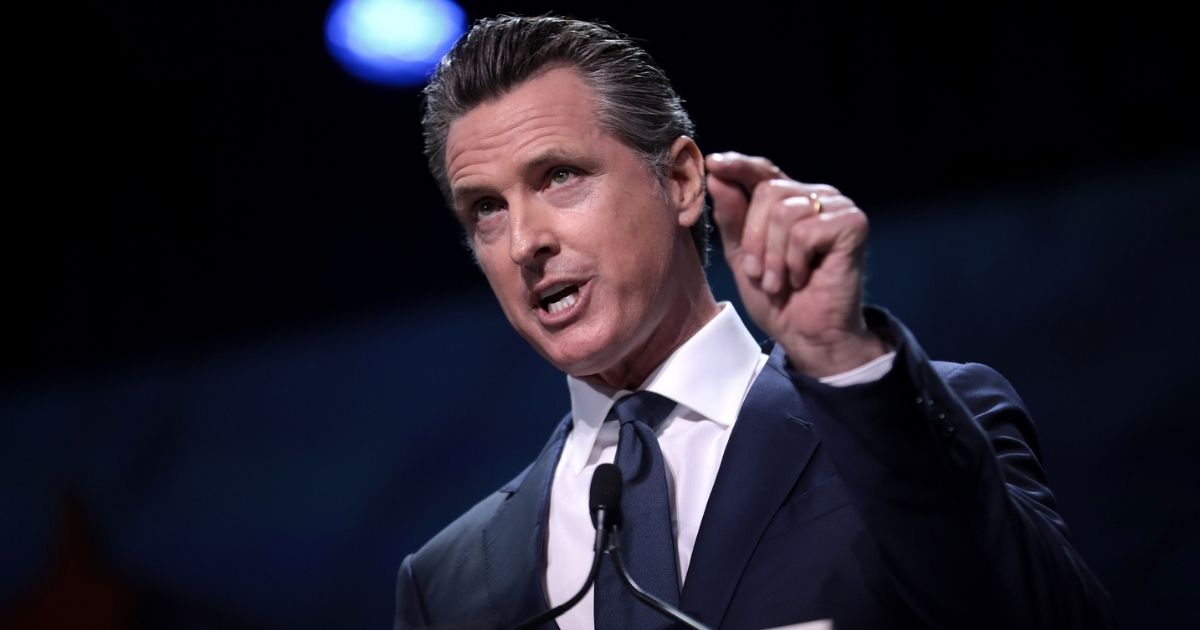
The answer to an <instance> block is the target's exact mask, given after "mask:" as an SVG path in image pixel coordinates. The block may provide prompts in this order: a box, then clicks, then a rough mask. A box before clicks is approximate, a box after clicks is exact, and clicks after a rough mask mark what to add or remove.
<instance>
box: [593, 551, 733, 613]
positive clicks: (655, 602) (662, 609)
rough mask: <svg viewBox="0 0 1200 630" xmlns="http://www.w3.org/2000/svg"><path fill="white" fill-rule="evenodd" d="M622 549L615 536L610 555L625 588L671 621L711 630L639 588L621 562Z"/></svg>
mask: <svg viewBox="0 0 1200 630" xmlns="http://www.w3.org/2000/svg"><path fill="white" fill-rule="evenodd" d="M620 551H621V550H620V548H619V546H618V544H617V537H616V536H613V537H612V538H611V539H609V548H608V555H609V556H611V557H612V560H613V566H615V567H616V569H617V575H619V576H621V581H622V582H624V583H625V587H626V588H628V589H629V591H630V592H631V593H633V594H634V596H635V597H637V598H638V599H639V600H641V602H642V603H643V604H646V605H647V606H649V607H651V608H653V609H654V610H656V611H658V612H659V613H661V614H663V615H665V616H666V617H669V618H670V619H671V620H673V621H676V622H679V623H681V624H683V625H685V626H687V627H689V628H695V629H696V630H710V628H709V627H708V626H706V625H704V624H702V623H700V622H699V621H696V620H695V619H693V618H692V617H690V616H689V615H688V614H687V613H685V612H683V611H682V610H679V609H678V608H675V607H674V606H672V605H670V604H668V603H667V602H664V601H663V600H661V599H659V598H657V597H655V596H654V595H652V594H650V593H648V592H646V591H645V590H644V589H643V588H642V587H640V586H638V584H637V582H635V581H633V576H631V575H629V571H628V570H626V569H625V563H624V562H621V553H620Z"/></svg>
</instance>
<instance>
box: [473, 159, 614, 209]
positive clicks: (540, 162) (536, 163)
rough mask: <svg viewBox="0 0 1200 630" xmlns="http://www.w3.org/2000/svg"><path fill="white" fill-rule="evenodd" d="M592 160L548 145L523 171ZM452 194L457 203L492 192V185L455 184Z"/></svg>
mask: <svg viewBox="0 0 1200 630" xmlns="http://www.w3.org/2000/svg"><path fill="white" fill-rule="evenodd" d="M590 162H591V160H589V159H587V158H585V157H584V156H583V154H581V153H577V152H575V151H571V150H568V149H564V148H562V147H548V148H546V149H544V150H541V151H538V152H537V153H534V154H533V156H532V157H531V158H529V159H528V160H527V161H526V162H525V163H524V164H522V165H521V172H522V173H529V172H530V171H540V170H542V169H544V168H546V167H549V166H553V165H557V164H564V163H569V164H580V163H584V164H589V163H590ZM450 192H451V196H452V198H453V200H454V203H455V205H457V204H459V203H461V201H462V200H463V199H470V198H472V197H475V196H477V195H483V194H487V193H490V192H492V187H491V186H477V185H466V186H455V187H453V188H452V189H451V191H450Z"/></svg>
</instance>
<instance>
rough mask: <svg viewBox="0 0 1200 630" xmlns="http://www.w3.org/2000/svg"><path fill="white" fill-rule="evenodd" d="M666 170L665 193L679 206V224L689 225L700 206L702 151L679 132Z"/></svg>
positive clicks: (692, 223) (702, 185) (696, 215)
mask: <svg viewBox="0 0 1200 630" xmlns="http://www.w3.org/2000/svg"><path fill="white" fill-rule="evenodd" d="M670 160H671V161H670V167H669V169H668V170H667V193H668V194H669V195H670V197H671V201H672V202H674V203H675V205H676V207H677V208H678V209H679V225H681V226H683V227H691V226H692V225H694V224H695V223H696V221H699V220H700V213H701V212H702V211H703V210H704V155H703V154H702V153H700V147H698V146H696V142H695V141H694V140H692V139H691V138H689V137H687V136H679V137H678V138H676V139H675V142H674V143H673V144H672V145H671V154H670Z"/></svg>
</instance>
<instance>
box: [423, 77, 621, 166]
mask: <svg viewBox="0 0 1200 630" xmlns="http://www.w3.org/2000/svg"><path fill="white" fill-rule="evenodd" d="M603 135H605V132H604V131H603V130H602V129H601V127H600V125H599V122H598V121H597V119H596V113H595V104H594V99H593V91H592V89H591V88H590V87H589V86H588V85H587V83H586V82H584V80H583V79H582V78H581V77H580V76H579V74H578V73H577V72H576V71H574V70H572V69H569V68H555V69H552V70H548V71H546V72H543V73H541V74H539V75H536V76H535V77H533V78H531V79H529V80H527V81H525V82H523V83H521V84H520V85H518V86H517V87H516V88H514V89H513V90H511V91H510V92H508V93H506V94H505V95H504V96H501V97H500V98H498V99H495V100H492V101H488V102H486V103H483V104H481V105H479V106H477V107H475V108H474V109H472V110H471V111H469V112H467V113H466V114H464V115H463V116H462V117H460V118H459V119H458V120H456V121H454V122H453V123H452V124H451V125H450V130H449V133H448V134H447V138H446V171H447V175H448V176H449V180H450V184H451V186H452V187H453V186H456V185H458V184H459V183H461V181H462V180H464V179H471V178H473V177H476V176H480V175H484V174H488V173H491V172H493V171H495V170H496V169H498V168H502V166H503V165H504V164H506V163H510V162H519V161H521V160H522V159H523V158H527V157H529V156H530V155H531V154H533V153H538V152H541V151H544V150H548V149H559V150H570V149H579V148H583V147H587V146H590V145H591V144H592V143H593V142H595V141H596V140H598V139H599V138H600V136H603Z"/></svg>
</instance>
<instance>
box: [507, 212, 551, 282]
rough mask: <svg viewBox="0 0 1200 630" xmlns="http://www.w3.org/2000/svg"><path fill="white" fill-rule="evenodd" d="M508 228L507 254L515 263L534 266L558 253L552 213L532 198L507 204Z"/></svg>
mask: <svg viewBox="0 0 1200 630" xmlns="http://www.w3.org/2000/svg"><path fill="white" fill-rule="evenodd" d="M514 206H515V207H514ZM508 230H509V235H508V236H509V239H508V243H509V255H510V256H511V257H512V260H513V262H515V263H517V264H518V265H521V266H523V267H528V266H533V265H537V264H540V263H541V262H542V261H544V260H545V259H546V258H549V257H550V256H553V255H554V254H556V253H558V233H557V230H556V225H555V215H554V212H553V210H551V209H549V208H546V207H544V206H543V205H542V204H539V203H537V202H536V201H527V202H524V203H521V204H519V205H518V204H510V205H509V209H508Z"/></svg>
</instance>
